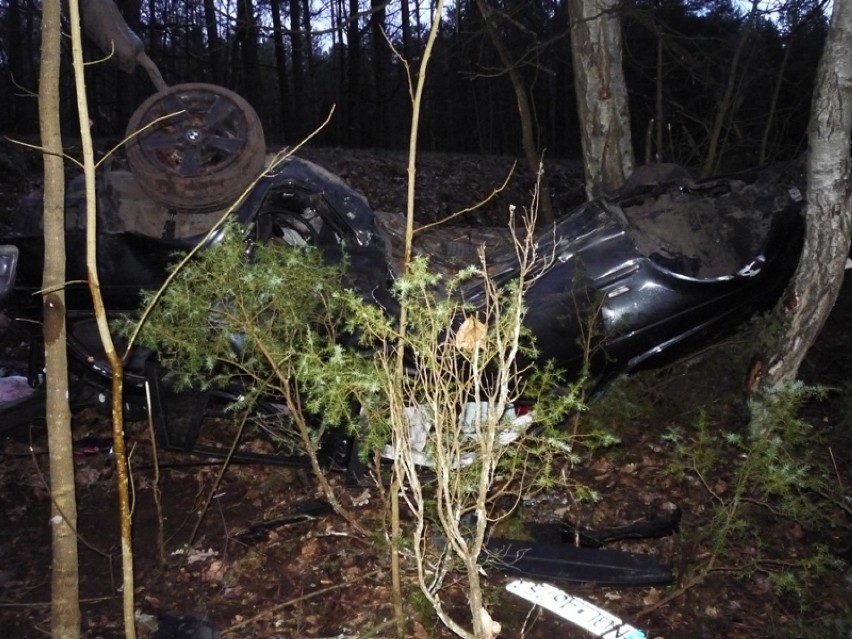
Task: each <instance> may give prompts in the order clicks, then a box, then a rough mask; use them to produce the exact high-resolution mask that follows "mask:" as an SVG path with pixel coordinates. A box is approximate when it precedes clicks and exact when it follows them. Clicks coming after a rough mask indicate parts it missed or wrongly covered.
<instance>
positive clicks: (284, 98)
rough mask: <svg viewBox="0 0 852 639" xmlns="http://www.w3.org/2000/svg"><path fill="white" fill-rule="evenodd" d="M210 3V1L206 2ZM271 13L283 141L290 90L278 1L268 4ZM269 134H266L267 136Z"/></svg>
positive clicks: (288, 118)
mask: <svg viewBox="0 0 852 639" xmlns="http://www.w3.org/2000/svg"><path fill="white" fill-rule="evenodd" d="M206 1H207V2H210V1H212V0H206ZM269 8H270V9H271V11H272V42H273V46H274V48H275V72H276V74H277V75H278V109H277V110H276V111H277V114H278V115H277V117H278V118H280V122H281V128H280V131H279V136H277V137H280V138H281V139H283V140H285V141H289V140H290V132H291V128H292V124H291V120H292V115H291V109H290V88H289V80H288V76H289V74H288V73H287V50H286V48H285V47H284V24H283V23H282V21H281V6H280V0H272V1H271V2H270V3H269ZM268 134H269V132H267V135H268Z"/></svg>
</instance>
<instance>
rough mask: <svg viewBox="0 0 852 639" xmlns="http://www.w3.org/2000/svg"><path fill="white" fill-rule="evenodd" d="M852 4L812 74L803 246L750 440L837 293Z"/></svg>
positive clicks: (845, 229) (847, 190)
mask: <svg viewBox="0 0 852 639" xmlns="http://www.w3.org/2000/svg"><path fill="white" fill-rule="evenodd" d="M850 47H852V2H835V3H834V11H833V13H832V17H831V25H830V27H829V31H828V39H827V40H826V43H825V50H824V51H823V54H822V59H821V60H820V64H819V69H818V71H817V78H816V87H815V91H814V97H813V103H812V105H811V119H810V123H809V126H808V142H809V153H808V194H807V214H806V220H807V227H806V231H805V245H804V249H803V251H802V257H801V260H800V261H799V268H798V269H797V271H796V274H795V275H794V276H793V279H792V281H791V282H790V284H789V286H788V287H787V291H786V293H785V295H784V297H783V299H782V302H781V303H780V304H779V307H780V311H779V312H780V314H781V319H782V331H781V336H780V338H779V340H778V342H777V344H775V345H774V347H773V348H772V351H771V353H769V354H768V357H767V358H766V363H765V364H762V363H761V364H759V365H758V366H759V369H760V370H765V373H764V374H763V375H762V377H761V379H760V382H759V391H760V392H759V393H758V394H757V395H756V396H755V397H753V398H752V402H751V406H752V433H753V434H759V433H760V432H761V431H762V429H763V423H762V419H763V417H764V415H765V410H764V408H765V405H766V402H769V401H771V400H772V396H773V395H774V394H775V393H777V392H778V391H780V390H782V389H783V388H784V387H785V386H787V385H789V384H790V383H792V382H793V381H794V380H795V378H796V375H797V373H798V371H799V366H800V365H801V363H802V360H803V359H804V357H805V354H806V353H807V351H808V349H809V348H810V347H811V345H812V344H813V342H814V340H815V339H816V336H817V335H818V334H819V332H820V330H821V329H822V326H823V324H824V323H825V319H826V318H827V317H828V314H829V311H831V308H832V306H834V302H835V301H836V300H837V295H838V293H839V292H840V286H841V284H842V283H843V269H844V265H845V263H846V256H847V255H848V253H849V242H850V237H852V184H850V178H851V177H852V175H850V158H849V143H850V134H852V58H850V56H849V53H848V52H849V48H850Z"/></svg>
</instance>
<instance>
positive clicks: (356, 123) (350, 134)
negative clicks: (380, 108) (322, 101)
mask: <svg viewBox="0 0 852 639" xmlns="http://www.w3.org/2000/svg"><path fill="white" fill-rule="evenodd" d="M358 9H359V7H358V0H349V21H348V23H347V27H346V40H347V44H348V46H347V54H348V56H349V58H348V61H347V87H348V92H344V95H346V97H347V103H346V128H347V130H346V139H347V142H348V144H349V145H350V146H353V147H356V148H360V147H361V144H362V140H363V131H362V130H361V122H362V121H363V120H362V118H361V113H362V105H361V24H360V18H359V17H358Z"/></svg>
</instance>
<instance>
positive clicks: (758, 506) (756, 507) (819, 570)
mask: <svg viewBox="0 0 852 639" xmlns="http://www.w3.org/2000/svg"><path fill="white" fill-rule="evenodd" d="M4 149H5V147H4ZM6 155H7V156H8V157H2V156H3V152H2V151H0V163H5V165H6V168H8V169H9V171H8V172H7V171H3V170H0V174H5V175H9V176H11V179H9V180H0V202H2V205H1V206H2V210H0V218H3V217H5V216H7V215H12V214H13V211H14V208H15V206H14V205H15V203H16V202H17V200H18V199H19V197H20V196H21V195H22V194H23V193H24V192H26V191H27V190H29V189H30V188H32V187H33V186H34V185H36V184H37V182H38V177H37V176H38V174H39V171H40V162H39V161H38V159H37V158H36V160H35V161H32V160H31V159H21V158H19V157H17V153H16V152H7V153H6ZM304 155H305V156H307V157H308V158H309V159H313V160H315V161H317V162H318V163H320V164H322V165H324V166H326V167H327V168H329V169H330V170H332V171H333V172H336V173H338V174H339V175H341V176H342V177H343V178H344V179H346V180H348V181H349V182H350V183H351V184H353V185H354V186H355V187H356V188H358V189H359V190H361V191H363V192H364V193H365V194H366V195H367V197H368V198H369V199H370V201H371V203H372V204H373V206H374V207H375V208H377V209H381V210H389V211H402V210H403V209H404V201H405V180H406V172H405V166H404V156H403V155H402V154H394V153H385V152H366V151H364V152H350V151H341V150H339V149H337V150H308V151H306V152H305V153H304ZM510 164H511V162H510V161H509V160H508V159H506V158H478V157H471V156H437V155H435V156H431V155H430V156H426V157H425V158H424V162H423V163H422V164H421V166H420V169H419V171H418V179H419V180H420V182H419V185H418V188H419V193H420V194H421V198H420V200H419V207H420V208H421V209H423V210H427V211H431V213H430V214H429V215H428V217H440V216H441V214H443V213H446V212H448V211H452V210H456V209H458V208H460V207H464V206H467V205H469V204H471V203H472V202H473V201H476V199H477V198H479V197H482V196H484V195H487V194H488V193H490V192H491V190H492V189H493V188H495V187H496V186H497V185H499V184H500V183H501V182H502V181H503V179H504V176H505V174H506V170H507V168H508V166H509V165H510ZM2 168H3V167H2V166H0V169H2ZM550 179H551V184H552V186H553V187H554V195H555V200H556V202H557V204H558V205H560V206H563V205H567V204H569V203H571V202H576V201H578V200H580V199H582V197H583V193H582V175H581V172H580V171H579V170H578V166H577V165H576V164H571V163H560V164H558V165H557V166H556V167H555V168H554V170H553V172H552V174H551V177H550ZM530 185H531V180H530V179H529V177H528V176H527V177H526V178H524V177H523V176H521V177H519V178H518V179H517V180H516V182H515V183H513V185H512V189H510V191H509V192H508V193H507V194H504V195H501V196H500V198H498V199H499V201H498V202H496V203H494V204H493V208H491V209H490V210H489V211H486V212H483V213H477V214H475V215H474V216H473V217H472V219H468V220H466V222H467V223H470V224H479V223H483V222H488V223H491V222H494V221H496V220H498V219H499V218H500V217H501V216H502V215H503V213H504V212H505V209H506V207H507V202H508V201H515V202H516V203H517V204H519V205H521V206H523V205H524V204H525V203H527V202H528V192H529V189H530ZM479 216H484V218H482V217H479ZM850 325H852V282H846V284H844V287H843V290H842V292H841V296H840V299H839V300H838V302H837V304H836V305H835V308H834V310H833V312H832V315H831V317H830V319H829V321H828V323H827V325H826V326H825V328H824V329H823V331H822V333H821V335H820V337H819V340H818V342H817V344H816V345H815V346H814V347H813V348H812V350H811V351H810V353H809V356H808V359H807V361H806V363H805V365H804V367H803V368H802V371H801V376H802V378H803V380H804V381H805V382H806V383H808V384H823V385H826V386H828V387H830V388H831V390H830V391H829V392H828V393H827V394H826V395H825V397H823V398H822V399H812V400H809V401H806V402H805V403H804V404H803V405H802V406H801V408H800V410H799V411H798V415H799V416H800V417H801V418H802V419H803V420H804V421H806V422H807V423H808V424H809V425H810V427H811V430H810V433H809V435H808V437H807V439H808V440H809V443H808V445H806V446H799V447H798V448H797V449H796V450H795V451H793V452H795V453H801V455H802V457H799V458H797V457H795V456H793V457H791V458H790V459H789V460H788V464H787V467H785V468H794V469H795V468H796V467H797V465H798V464H799V460H800V459H804V455H805V454H806V453H808V454H811V455H812V458H809V459H810V462H809V463H811V465H810V466H809V467H808V469H807V470H806V472H807V473H808V474H811V475H815V474H817V473H818V472H822V470H820V469H824V470H825V472H826V475H827V477H828V480H829V484H828V485H829V489H830V491H834V492H835V493H836V494H838V495H839V496H840V499H841V501H842V500H843V499H845V500H846V508H847V512H848V508H849V496H850V492H849V491H850V489H849V487H850V486H852V446H850V443H852V441H850V439H852V435H850V433H852V418H851V417H850V414H852V413H850V410H849V409H850V407H852V402H850V397H852V395H850V393H852V331H850V330H849V327H850ZM0 330H2V329H0ZM753 339H754V335H753V334H750V333H749V332H748V331H745V332H743V333H740V334H738V335H735V336H733V337H731V338H729V339H727V340H724V341H721V342H719V343H717V344H713V345H710V346H708V348H707V349H706V350H705V352H703V353H701V354H700V355H699V356H696V357H694V358H692V359H690V360H689V361H685V362H682V363H680V364H678V365H676V366H673V367H671V368H670V369H666V370H663V371H655V372H652V373H646V374H641V375H636V376H634V377H631V378H629V379H624V380H621V381H619V382H618V383H617V384H616V385H614V386H613V387H612V388H611V389H610V390H609V391H608V392H607V393H606V394H605V395H604V396H603V397H602V398H601V399H599V400H597V401H595V402H594V403H593V404H592V405H591V406H590V408H589V410H588V411H587V412H585V413H583V414H582V415H581V416H580V425H579V428H580V432H590V431H592V430H595V429H606V430H607V431H609V432H610V433H612V434H614V435H615V436H617V438H618V442H619V443H617V444H613V445H611V446H609V447H606V448H590V447H586V446H584V445H583V444H582V443H579V444H578V446H577V448H576V451H575V452H577V453H578V454H579V457H580V460H581V461H580V462H578V463H575V464H574V465H570V466H569V465H568V464H566V465H565V466H564V468H563V469H562V470H563V476H564V477H565V483H564V485H562V486H560V487H557V488H553V489H550V490H549V491H547V492H546V493H544V494H539V495H537V496H535V497H534V498H530V499H528V500H524V501H522V503H521V504H520V510H519V512H518V514H517V516H516V517H515V518H513V521H515V522H519V521H527V522H535V523H538V524H541V523H545V524H553V523H554V522H566V521H570V522H574V523H578V524H580V525H582V526H586V527H590V528H614V527H619V526H623V525H625V524H628V523H631V522H634V521H637V520H642V519H644V518H647V517H649V516H653V515H655V514H659V513H660V512H667V511H671V509H672V508H674V507H676V508H677V509H678V510H679V511H680V513H682V517H681V521H680V528H679V531H678V532H677V533H676V534H674V535H671V536H668V537H663V538H659V539H645V540H627V541H618V542H613V543H611V544H609V548H612V549H616V550H624V551H629V552H637V553H643V554H647V555H650V556H652V557H654V558H656V559H657V560H659V562H660V563H661V564H662V565H664V566H666V567H668V568H669V569H670V570H671V571H672V574H673V577H674V581H673V583H672V584H670V585H666V586H663V585H658V586H644V587H603V586H600V585H596V584H594V583H587V584H575V583H564V582H563V583H559V584H557V585H559V587H561V588H562V589H564V590H565V591H566V592H569V593H571V594H574V595H578V596H581V597H583V598H586V599H588V600H590V601H592V602H594V603H596V604H597V605H599V606H601V607H603V608H604V609H606V610H608V611H610V612H612V613H614V614H617V615H619V616H621V617H622V618H624V619H625V620H627V621H629V622H630V623H631V624H633V625H634V626H636V627H638V628H642V629H643V630H644V631H645V632H646V635H647V636H648V637H649V638H664V639H694V638H698V637H701V638H703V637H708V638H710V637H726V638H728V639H746V638H749V639H751V638H758V637H760V638H763V637H765V638H770V637H771V638H778V637H789V638H793V637H849V636H852V599H850V597H849V592H850V585H851V584H850V577H852V572H850V569H849V564H848V563H847V562H848V561H850V556H849V555H850V544H852V521H850V517H849V516H848V514H845V513H844V511H843V509H842V508H837V507H834V506H832V505H830V503H829V502H828V501H825V500H823V499H821V498H820V497H819V496H818V495H817V494H815V493H813V492H811V493H808V494H806V495H805V500H806V501H807V503H808V504H809V505H810V506H812V507H814V508H813V509H812V510H810V511H808V514H807V515H797V516H796V515H794V516H789V515H786V516H785V515H784V514H783V513H782V508H783V506H784V504H783V503H781V502H779V501H778V500H776V499H775V498H773V497H771V496H770V495H768V494H767V492H766V491H765V490H763V489H761V488H760V485H759V484H757V483H754V480H755V478H756V477H759V476H761V473H762V472H763V471H762V470H761V469H759V468H758V469H755V467H753V466H752V467H749V468H751V470H749V471H746V470H745V469H746V467H747V462H748V461H749V459H750V455H754V457H755V458H756V453H754V452H753V451H745V450H743V449H741V448H737V447H736V446H735V445H734V444H732V443H731V441H732V440H731V438H730V437H729V435H730V434H731V433H739V434H744V433H745V432H746V426H747V421H746V407H745V401H744V398H743V393H742V388H743V377H744V374H745V373H744V372H745V370H746V368H747V362H746V361H744V360H743V357H744V355H743V354H744V353H745V352H747V351H748V346H749V344H750V342H751V341H752V340H753ZM15 340H16V336H15V335H14V334H13V333H12V332H11V331H8V332H6V333H5V334H4V335H0V346H3V347H4V348H6V349H14V348H15V347H17V346H19V344H18V343H17V341H15ZM127 432H128V442H129V449H130V450H131V451H132V453H131V463H132V474H133V483H134V497H135V506H134V514H133V517H134V557H135V571H136V580H135V594H136V607H137V618H138V621H139V624H138V627H139V636H140V637H141V638H142V639H145V638H146V637H151V636H152V635H153V632H154V628H155V625H156V617H157V615H158V613H162V612H167V613H171V614H175V615H193V616H196V617H199V618H204V619H206V620H208V622H209V623H210V624H211V625H212V626H214V627H215V628H216V629H217V630H218V631H219V633H220V634H221V636H222V637H224V638H232V639H240V638H248V637H264V638H273V637H279V638H302V637H304V638H308V637H311V638H331V637H336V638H344V637H345V638H355V637H359V638H365V639H366V638H370V637H376V638H379V637H393V636H394V632H393V630H394V627H393V622H392V619H393V610H392V605H391V581H390V560H389V551H388V548H389V546H388V542H387V525H388V524H387V521H388V519H387V509H386V507H385V503H384V501H383V496H382V491H381V490H380V489H379V488H378V487H377V486H376V484H375V483H373V482H372V481H366V480H365V481H362V482H361V484H360V485H357V486H351V485H347V483H346V481H345V476H344V475H343V474H342V473H338V474H333V475H332V482H333V484H334V485H335V488H336V489H337V490H338V491H339V495H340V497H341V500H342V501H343V503H344V504H345V505H346V506H347V507H348V508H350V509H351V511H352V512H353V513H354V514H355V516H356V518H357V520H358V521H359V522H361V524H362V525H363V526H364V527H365V528H366V529H367V530H369V531H371V534H369V535H364V534H362V533H359V532H358V531H357V530H355V529H353V528H352V527H351V526H350V525H349V524H347V523H346V522H345V521H344V520H343V519H341V518H340V517H337V516H335V515H333V514H323V513H322V512H321V510H313V509H312V507H313V506H314V505H315V504H316V502H317V500H318V499H319V497H320V495H319V492H318V490H317V486H316V484H315V482H314V481H313V480H312V478H311V476H310V473H309V471H308V470H305V469H299V468H286V467H280V466H272V465H263V464H238V465H232V466H230V467H228V468H227V469H226V471H225V472H224V474H223V476H222V478H221V481H220V482H218V483H217V481H216V480H217V476H218V474H219V473H220V470H221V468H222V467H221V465H220V463H218V462H217V461H215V460H212V461H211V460H207V459H204V458H199V457H193V456H190V455H188V454H184V453H175V452H167V451H162V450H161V451H160V452H159V455H158V456H157V457H156V458H155V457H154V454H153V453H154V449H153V447H152V442H151V436H150V431H149V427H148V423H147V421H145V420H143V421H140V422H132V423H129V424H128V425H127ZM214 432H215V431H214ZM73 434H74V438H75V440H77V441H78V442H81V445H80V446H78V450H77V453H78V454H77V456H76V457H75V462H76V474H77V475H76V476H77V499H78V511H79V537H80V544H79V547H80V562H81V566H80V575H81V576H80V590H81V598H82V613H83V636H84V637H90V638H95V637H100V638H103V639H117V638H119V637H122V636H124V634H123V630H122V625H121V592H120V583H121V573H120V558H119V552H120V551H119V540H118V532H117V531H118V515H117V507H116V489H115V482H114V474H113V463H112V459H111V457H110V454H109V451H108V449H109V446H108V444H106V445H98V443H99V442H100V443H102V442H104V440H108V438H109V437H110V426H109V423H108V420H107V419H106V417H105V416H104V415H103V414H102V413H101V412H99V411H97V410H95V409H93V408H87V409H85V410H83V411H81V412H79V413H78V414H76V415H75V416H74V422H73ZM213 436H215V434H214V435H213ZM45 439H46V438H45V429H44V427H43V425H39V424H37V423H36V424H33V426H32V427H31V428H29V429H23V430H21V429H19V430H15V431H11V432H6V433H4V435H3V441H2V442H0V445H2V449H0V513H2V521H3V524H2V526H0V553H1V554H0V556H2V557H3V559H2V561H0V635H2V636H4V637H22V638H23V637H27V638H30V637H33V638H34V637H41V636H47V635H49V630H50V623H49V616H50V608H49V600H50V564H51V552H50V528H49V525H48V520H49V516H50V515H49V513H50V502H49V492H48V488H49V481H50V479H49V476H48V469H47V455H46V441H45ZM83 442H89V443H91V444H93V445H90V446H84V445H82V443H83ZM227 443H228V442H225V445H227ZM819 464H823V465H822V466H820V465H819ZM775 470H776V471H777V470H778V469H777V467H776V468H775ZM769 472H774V471H767V473H769ZM764 474H766V473H764ZM580 485H582V486H585V487H586V488H587V489H589V490H588V491H586V492H594V493H595V494H597V496H598V499H597V500H589V499H585V500H584V499H581V498H580V491H578V489H577V486H580ZM211 491H214V492H215V494H212V493H211ZM211 494H212V497H213V498H212V500H210V505H209V507H206V508H205V507H204V505H205V504H206V503H207V502H208V498H209V497H211ZM155 496H159V502H160V503H159V508H158V503H157V500H155ZM300 513H301V514H303V516H302V515H300ZM304 513H307V514H304ZM725 515H729V516H728V517H727V518H726V517H725ZM722 521H726V522H728V523H729V524H730V525H729V526H728V527H727V528H725V527H724V526H723V525H722V524H721V523H720V522H722ZM196 527H197V531H195V534H194V535H193V531H194V529H196ZM519 528H523V526H515V527H514V529H515V531H517V529H519ZM531 529H532V528H529V529H528V530H531ZM499 532H500V534H503V535H506V534H509V533H510V532H512V531H509V530H505V529H501V530H500V531H499ZM190 541H191V543H190ZM820 548H822V549H824V552H822V553H818V549H820ZM844 552H845V560H844V559H842V558H840V557H839V555H843V553H844ZM404 563H405V566H404V567H405V568H411V564H409V563H407V562H404ZM406 575H407V576H406V577H405V583H404V590H405V592H404V597H405V600H404V605H405V609H406V614H407V615H408V619H409V623H408V629H407V633H408V635H407V636H409V637H416V638H418V639H425V638H427V637H436V638H441V637H449V636H451V635H450V633H449V632H448V631H447V630H445V629H443V628H442V626H440V625H439V624H438V622H437V621H436V620H435V617H434V615H432V614H430V612H429V610H428V609H427V606H425V604H424V603H423V600H422V597H419V596H417V594H416V586H415V583H414V580H413V578H412V576H411V574H410V573H408V572H406ZM509 578H510V577H509V576H508V575H507V574H506V573H505V572H504V571H501V570H500V569H499V568H498V567H497V566H489V567H487V568H486V570H485V577H484V583H485V586H486V590H487V593H486V600H487V605H488V608H489V609H490V610H491V611H492V615H493V617H494V618H495V619H496V620H498V621H499V622H500V623H501V624H502V627H503V632H502V634H501V635H500V636H501V637H503V638H504V639H512V638H525V639H545V638H546V639H551V638H552V637H565V638H572V637H577V638H582V637H588V636H591V635H589V634H588V633H586V632H585V631H583V630H580V629H579V628H577V627H576V626H573V625H571V624H570V623H568V622H567V621H564V620H561V619H559V618H558V617H556V616H555V615H553V614H551V613H550V612H547V611H542V610H541V609H531V607H530V605H529V604H527V603H525V602H524V601H522V600H520V599H518V598H517V597H515V596H513V595H511V594H509V593H507V592H506V591H505V589H504V586H505V584H506V582H507V581H508V579H509ZM447 583H448V584H451V586H450V588H449V589H448V591H447V593H446V594H447V598H448V602H449V604H448V609H449V610H450V612H451V614H453V615H454V616H455V617H456V618H457V619H459V620H460V621H464V620H465V619H466V614H467V613H466V604H465V601H464V599H463V595H462V592H463V590H462V583H461V577H460V575H458V574H450V575H449V577H448V579H447ZM174 636H178V635H174ZM180 636H184V635H180ZM192 636H195V637H196V638H197V639H201V638H202V637H210V635H205V634H203V632H199V634H197V635H192Z"/></svg>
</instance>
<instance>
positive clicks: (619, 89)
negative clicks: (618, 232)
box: [568, 0, 633, 199]
mask: <svg viewBox="0 0 852 639" xmlns="http://www.w3.org/2000/svg"><path fill="white" fill-rule="evenodd" d="M617 6H618V0H568V14H569V16H570V18H571V54H572V57H573V62H574V83H575V88H576V93H577V111H578V115H579V119H580V129H581V142H582V146H583V165H584V167H585V172H586V195H587V197H589V198H590V199H591V198H594V197H597V196H599V195H602V194H604V193H606V192H608V191H612V190H615V189H617V188H618V187H620V186H621V185H622V184H624V180H625V179H627V177H629V176H630V174H631V173H632V172H633V143H632V138H631V134H630V113H629V111H628V105H627V87H626V85H625V83H624V72H623V70H622V66H621V56H622V43H621V20H620V19H619V16H618V13H617Z"/></svg>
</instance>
